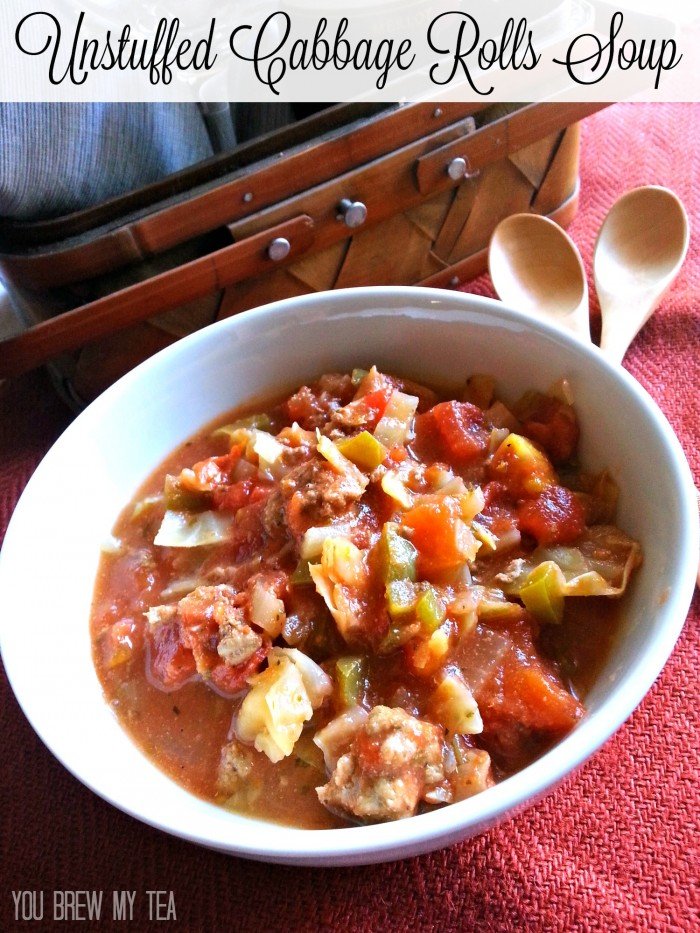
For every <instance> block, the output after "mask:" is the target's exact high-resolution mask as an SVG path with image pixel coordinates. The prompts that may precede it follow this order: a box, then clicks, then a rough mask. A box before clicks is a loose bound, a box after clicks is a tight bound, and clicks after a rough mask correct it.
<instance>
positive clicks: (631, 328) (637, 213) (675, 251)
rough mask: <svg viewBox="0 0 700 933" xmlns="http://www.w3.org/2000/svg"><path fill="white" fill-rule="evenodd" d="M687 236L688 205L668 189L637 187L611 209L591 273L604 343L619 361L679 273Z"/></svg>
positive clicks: (596, 248) (603, 345) (610, 355)
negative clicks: (593, 279) (593, 278)
mask: <svg viewBox="0 0 700 933" xmlns="http://www.w3.org/2000/svg"><path fill="white" fill-rule="evenodd" d="M689 236H690V234H689V225H688V217H687V215H686V212H685V208H684V207H683V204H682V203H681V201H680V200H679V199H678V197H677V196H676V195H675V194H674V193H673V192H672V191H669V189H668V188H661V187H658V186H656V185H647V186H645V187H643V188H633V189H632V190H631V191H628V192H627V193H626V194H624V195H622V197H621V198H620V199H619V200H618V201H616V202H615V204H613V206H612V208H611V209H610V212H609V213H608V215H607V217H606V218H605V221H604V222H603V226H602V227H601V228H600V232H599V233H598V239H597V241H596V246H595V256H594V260H593V273H594V277H595V285H596V290H597V292H598V298H599V300H600V311H601V316H602V319H603V329H602V333H601V340H600V346H601V349H602V350H603V352H604V353H606V355H607V356H608V357H610V358H611V359H612V360H614V361H615V362H618V363H620V362H622V358H623V357H624V355H625V351H626V350H627V348H628V347H629V345H630V343H631V342H632V340H633V339H634V337H635V335H636V334H637V333H638V332H639V330H640V329H641V328H642V327H643V326H644V324H645V323H646V322H647V321H648V320H649V318H650V316H651V315H652V313H653V312H654V311H655V310H656V308H657V307H658V306H659V303H660V302H661V299H662V298H663V296H664V294H665V293H666V292H667V291H668V289H669V287H670V285H671V284H672V282H673V280H674V279H675V278H676V276H677V275H678V272H679V270H680V267H681V265H682V263H683V260H684V259H685V256H686V253H687V251H688V241H689Z"/></svg>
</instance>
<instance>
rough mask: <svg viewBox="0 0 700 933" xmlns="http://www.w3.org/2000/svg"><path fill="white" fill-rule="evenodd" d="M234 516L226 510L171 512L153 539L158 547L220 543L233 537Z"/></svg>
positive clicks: (200, 545)
mask: <svg viewBox="0 0 700 933" xmlns="http://www.w3.org/2000/svg"><path fill="white" fill-rule="evenodd" d="M233 526H234V516H233V515H231V514H230V513H226V512H195V513H190V512H171V511H167V512H166V513H165V515H164V516H163V522H162V524H161V526H160V529H159V531H158V534H157V535H156V536H155V539H154V541H153V543H154V544H157V545H159V546H160V547H202V546H203V545H205V544H221V543H222V542H224V541H230V540H231V538H232V537H233Z"/></svg>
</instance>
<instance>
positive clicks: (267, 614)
mask: <svg viewBox="0 0 700 933" xmlns="http://www.w3.org/2000/svg"><path fill="white" fill-rule="evenodd" d="M286 617H287V616H286V613H285V609H284V603H283V602H282V600H281V599H279V598H278V597H277V596H276V595H275V591H274V589H273V588H272V586H271V585H270V584H269V583H266V582H265V581H264V580H260V579H259V580H256V581H255V583H254V584H253V589H252V592H251V594H250V621H251V622H252V623H253V624H254V625H257V626H258V628H261V629H262V630H263V631H264V632H267V634H268V635H269V636H270V637H271V638H277V636H278V635H279V634H280V633H281V631H282V628H283V627H284V623H285V619H286Z"/></svg>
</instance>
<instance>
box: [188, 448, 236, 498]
mask: <svg viewBox="0 0 700 933" xmlns="http://www.w3.org/2000/svg"><path fill="white" fill-rule="evenodd" d="M240 458H241V448H240V447H234V448H233V449H232V450H231V453H228V454H224V455H223V456H222V457H209V459H208V460H200V462H199V463H195V465H194V466H193V467H192V472H193V473H194V480H192V479H191V478H190V479H189V481H188V483H187V485H188V486H190V487H191V488H193V489H197V490H199V491H201V492H207V491H209V490H211V489H216V488H217V487H218V486H225V485H227V484H228V483H230V482H231V474H232V473H233V469H234V467H235V466H236V464H237V463H238V461H239V460H240Z"/></svg>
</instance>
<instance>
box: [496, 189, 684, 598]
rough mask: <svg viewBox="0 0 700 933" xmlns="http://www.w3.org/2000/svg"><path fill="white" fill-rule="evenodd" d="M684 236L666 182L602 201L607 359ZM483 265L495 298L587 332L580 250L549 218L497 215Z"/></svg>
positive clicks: (644, 315) (600, 265) (600, 286)
mask: <svg viewBox="0 0 700 933" xmlns="http://www.w3.org/2000/svg"><path fill="white" fill-rule="evenodd" d="M688 240H689V225H688V218H687V215H686V212H685V208H684V207H683V205H682V203H681V202H680V200H679V199H678V198H677V197H676V195H675V194H674V193H673V192H672V191H669V190H668V189H667V188H660V187H656V186H654V185H651V186H647V187H645V188H634V189H632V190H631V191H628V192H627V194H624V195H623V196H622V197H621V198H620V199H619V200H618V201H616V203H615V204H614V205H613V206H612V208H611V209H610V212H609V213H608V215H607V217H606V218H605V220H604V221H603V226H602V227H601V229H600V232H599V234H598V238H597V240H596V248H595V257H594V273H595V283H596V289H597V291H598V296H599V299H600V307H601V314H602V317H603V331H602V337H601V347H600V348H601V350H602V351H603V353H605V355H606V356H607V357H608V358H609V359H610V361H611V362H613V363H617V364H618V365H619V364H621V363H622V359H623V357H624V355H625V353H626V352H627V348H628V347H629V345H630V344H631V343H632V341H633V340H634V338H635V337H636V335H637V333H638V332H639V331H640V330H641V328H642V327H643V326H644V324H645V323H646V322H647V321H648V320H649V318H650V316H651V315H652V313H653V312H654V311H655V310H656V308H657V307H658V306H659V303H660V302H661V299H662V298H663V296H664V294H665V293H666V292H667V291H668V289H669V287H670V286H671V284H672V282H673V280H674V279H675V277H676V276H677V275H678V272H679V270H680V267H681V265H682V263H683V260H684V259H685V255H686V253H687V251H688ZM489 271H490V273H491V280H492V281H493V286H494V288H495V290H496V294H497V295H498V297H499V298H500V299H501V301H503V302H505V303H506V304H510V305H511V306H513V307H516V308H520V309H522V310H524V311H527V312H528V313H529V314H531V315H532V316H533V317H536V318H544V319H546V320H549V321H550V323H552V324H556V325H558V326H559V327H564V328H565V329H567V330H570V331H571V332H572V333H573V334H574V335H575V336H577V337H578V338H579V339H581V340H584V341H586V342H587V341H589V340H590V339H591V335H590V327H589V317H588V313H589V311H588V289H587V286H586V276H585V271H584V267H583V262H582V260H581V255H580V253H579V251H578V249H577V247H576V245H575V244H574V243H573V241H572V240H571V238H570V237H569V236H568V235H567V234H566V233H565V232H564V231H563V230H562V229H561V227H559V226H558V225H557V224H555V223H553V221H551V220H548V219H547V218H545V217H539V216H537V215H536V214H514V215H512V216H511V217H507V218H506V219H505V220H503V221H501V223H500V224H499V225H498V226H497V227H496V229H495V230H494V232H493V235H492V237H491V243H490V245H489ZM698 505H699V507H700V492H699V493H698ZM697 585H698V586H699V587H700V567H698V574H697Z"/></svg>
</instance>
